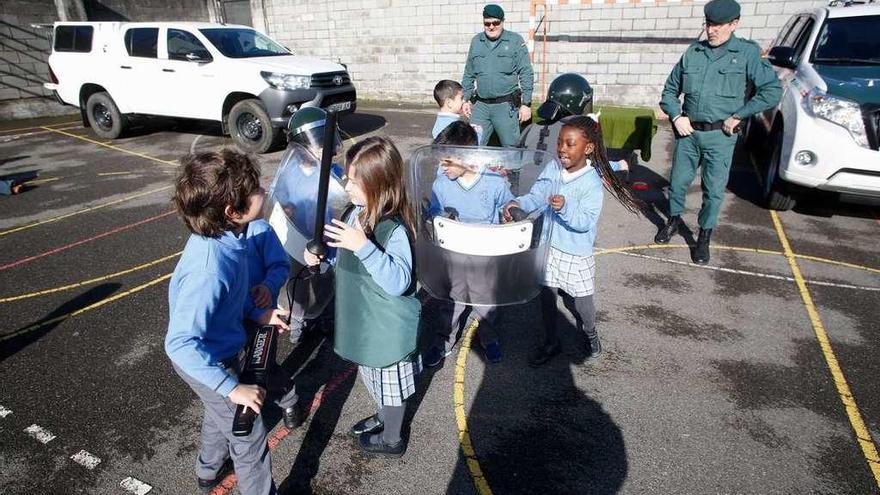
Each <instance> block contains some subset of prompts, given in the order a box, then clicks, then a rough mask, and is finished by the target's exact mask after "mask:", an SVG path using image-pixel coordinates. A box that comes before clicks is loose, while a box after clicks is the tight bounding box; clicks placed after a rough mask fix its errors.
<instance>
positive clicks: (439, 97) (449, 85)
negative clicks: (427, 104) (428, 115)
mask: <svg viewBox="0 0 880 495" xmlns="http://www.w3.org/2000/svg"><path fill="white" fill-rule="evenodd" d="M459 91H464V88H463V87H462V86H461V84H459V83H457V82H456V81H451V80H449V79H444V80H442V81H440V82H438V83H437V85H436V86H434V100H436V101H437V105H440V106H441V107H442V106H443V104H444V103H446V100H448V99H450V98H455V95H457V94H458V93H459Z"/></svg>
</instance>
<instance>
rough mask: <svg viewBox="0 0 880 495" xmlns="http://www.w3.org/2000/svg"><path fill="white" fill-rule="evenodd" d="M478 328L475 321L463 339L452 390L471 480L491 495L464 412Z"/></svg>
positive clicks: (482, 492) (463, 452)
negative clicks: (466, 380)
mask: <svg viewBox="0 0 880 495" xmlns="http://www.w3.org/2000/svg"><path fill="white" fill-rule="evenodd" d="M477 326H479V322H478V321H477V320H473V322H472V323H471V325H470V326H469V327H468V328H467V330H465V332H464V336H463V337H462V340H461V349H459V351H458V359H456V362H455V384H454V385H453V389H452V390H453V391H452V401H453V405H454V406H455V422H456V423H457V424H458V443H459V444H460V445H461V452H462V454H464V458H465V463H466V464H467V467H468V471H470V473H471V478H473V480H474V487H475V488H476V489H477V493H479V494H480V495H491V494H492V489H491V488H490V487H489V483H488V482H487V481H486V477H485V476H484V475H483V470H482V469H481V468H480V461H479V460H478V459H477V454H476V452H474V446H473V443H471V435H470V433H468V427H467V414H466V413H465V410H464V377H465V369H466V368H467V359H468V354H469V353H470V349H471V340H472V339H473V336H474V332H476V330H477Z"/></svg>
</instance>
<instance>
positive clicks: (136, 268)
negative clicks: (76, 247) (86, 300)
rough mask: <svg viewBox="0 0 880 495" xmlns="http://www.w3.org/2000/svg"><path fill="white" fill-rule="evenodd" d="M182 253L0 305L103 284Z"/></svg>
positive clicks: (37, 292) (14, 299) (34, 293)
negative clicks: (99, 283)
mask: <svg viewBox="0 0 880 495" xmlns="http://www.w3.org/2000/svg"><path fill="white" fill-rule="evenodd" d="M182 252H183V251H178V252H176V253H174V254H169V255H168V256H164V257H162V258H159V259H157V260H153V261H150V262H149V263H144V264H142V265H138V266H135V267H132V268H128V269H126V270H122V271H121V272H116V273H111V274H109V275H104V276H101V277H98V278H92V279H89V280H83V281H81V282H76V283H73V284H69V285H62V286H61V287H55V288H52V289H44V290H41V291H36V292H29V293H27V294H21V295H18V296H9V297H4V298H0V303H7V302H12V301H20V300H22V299H29V298H32V297H39V296H45V295H47V294H54V293H55V292H61V291H65V290H70V289H76V288H77V287H85V286H86V285H91V284H96V283H98V282H103V281H105V280H109V279H112V278H116V277H121V276H122V275H127V274H129V273H133V272H136V271H138V270H143V269H144V268H149V267H151V266H155V265H158V264H159V263H163V262H165V261H168V260H170V259H173V258H176V257H178V256H180V253H182Z"/></svg>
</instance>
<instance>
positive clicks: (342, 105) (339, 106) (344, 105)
mask: <svg viewBox="0 0 880 495" xmlns="http://www.w3.org/2000/svg"><path fill="white" fill-rule="evenodd" d="M350 108H351V102H350V101H341V102H339V103H334V104H332V105H328V106H327V110H330V111H331V112H341V111H343V110H349V109H350Z"/></svg>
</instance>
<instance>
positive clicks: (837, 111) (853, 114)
mask: <svg viewBox="0 0 880 495" xmlns="http://www.w3.org/2000/svg"><path fill="white" fill-rule="evenodd" d="M807 107H808V108H809V109H810V111H811V112H813V115H815V116H816V117H819V118H820V119H825V120H827V121H828V122H831V123H833V124H837V125H839V126H841V127H843V128H844V129H846V130H847V131H849V133H850V135H852V137H853V139H855V141H856V143H858V145H859V146H862V147H865V148H870V146H869V145H868V135H867V133H866V132H865V121H864V120H862V110H861V109H860V108H859V104H858V103H856V102H854V101H850V100H847V99H844V98H839V97H837V96H832V95H829V94H828V93H825V92H823V91H820V90H818V89H816V88H813V90H812V91H810V94H809V95H807Z"/></svg>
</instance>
